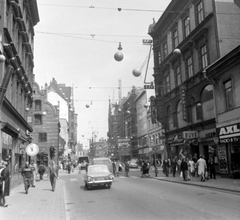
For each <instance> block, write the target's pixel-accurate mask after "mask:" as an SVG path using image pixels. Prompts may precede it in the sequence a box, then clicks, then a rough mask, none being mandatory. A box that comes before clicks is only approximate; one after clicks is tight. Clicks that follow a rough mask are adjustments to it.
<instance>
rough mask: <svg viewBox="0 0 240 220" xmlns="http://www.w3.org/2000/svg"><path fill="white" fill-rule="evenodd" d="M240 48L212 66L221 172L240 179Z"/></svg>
mask: <svg viewBox="0 0 240 220" xmlns="http://www.w3.org/2000/svg"><path fill="white" fill-rule="evenodd" d="M239 70H240V46H238V47H236V48H235V49H233V50H232V51H231V52H229V53H228V54H226V55H225V56H223V57H222V58H220V59H218V60H217V61H216V62H214V63H212V64H211V65H210V66H208V67H207V68H206V69H205V71H206V73H205V74H206V77H207V78H208V79H209V80H210V81H211V82H212V85H213V87H214V94H215V100H216V114H217V116H216V121H217V123H216V127H217V132H216V134H217V139H218V140H217V141H218V143H219V146H218V152H219V153H218V161H219V164H220V172H221V173H226V174H230V175H232V176H233V177H234V178H240V97H239V94H240V74H239V73H240V72H239Z"/></svg>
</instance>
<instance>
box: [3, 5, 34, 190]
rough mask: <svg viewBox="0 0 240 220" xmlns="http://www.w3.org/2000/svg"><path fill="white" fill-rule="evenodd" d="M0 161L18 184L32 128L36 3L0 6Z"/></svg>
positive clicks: (26, 158)
mask: <svg viewBox="0 0 240 220" xmlns="http://www.w3.org/2000/svg"><path fill="white" fill-rule="evenodd" d="M0 5H1V6H0V57H1V58H0V60H1V61H0V79H1V88H0V125H1V131H0V159H3V160H8V161H9V168H10V172H11V174H10V175H11V186H12V187H14V186H16V185H17V184H19V183H20V182H21V179H22V178H21V175H20V173H19V172H18V170H19V169H18V168H19V167H21V166H22V164H23V162H24V161H25V160H29V157H28V156H27V155H26V154H25V147H26V146H27V145H28V144H29V143H31V141H32V139H31V132H32V127H31V126H30V125H29V124H28V122H27V115H28V114H30V113H31V108H32V103H33V99H32V93H33V89H32V84H33V68H34V61H33V51H34V35H35V33H34V26H35V25H36V24H37V23H38V22H39V14H38V7H37V2H36V1H30V0H26V1H17V0H13V1H9V0H1V3H0Z"/></svg>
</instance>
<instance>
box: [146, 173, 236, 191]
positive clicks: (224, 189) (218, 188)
mask: <svg viewBox="0 0 240 220" xmlns="http://www.w3.org/2000/svg"><path fill="white" fill-rule="evenodd" d="M150 178H152V179H156V180H159V181H165V182H171V183H177V184H183V185H192V186H198V187H202V188H208V189H215V190H221V191H225V192H232V193H237V194H240V191H238V190H233V189H226V188H220V187H214V186H208V185H199V184H196V183H193V182H190V181H188V183H185V182H180V181H172V180H169V179H159V178H156V177H151V176H150Z"/></svg>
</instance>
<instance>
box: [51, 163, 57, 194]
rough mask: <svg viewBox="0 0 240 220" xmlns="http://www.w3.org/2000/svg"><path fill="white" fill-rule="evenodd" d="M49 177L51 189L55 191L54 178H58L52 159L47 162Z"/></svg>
mask: <svg viewBox="0 0 240 220" xmlns="http://www.w3.org/2000/svg"><path fill="white" fill-rule="evenodd" d="M49 177H50V182H51V186H52V191H53V192H54V191H55V188H56V180H57V179H58V167H57V165H56V164H55V163H54V161H53V160H52V161H51V162H50V164H49Z"/></svg>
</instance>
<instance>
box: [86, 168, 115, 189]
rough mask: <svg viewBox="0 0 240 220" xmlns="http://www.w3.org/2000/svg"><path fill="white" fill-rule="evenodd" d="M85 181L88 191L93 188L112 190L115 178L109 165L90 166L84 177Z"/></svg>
mask: <svg viewBox="0 0 240 220" xmlns="http://www.w3.org/2000/svg"><path fill="white" fill-rule="evenodd" d="M83 180H84V184H85V187H86V189H90V188H92V187H93V186H106V187H107V188H109V189H110V188H111V186H112V182H113V180H114V176H113V174H112V173H111V172H110V171H109V169H108V166H107V165H104V164H98V165H90V166H88V172H87V173H86V174H85V175H84V178H83Z"/></svg>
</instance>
